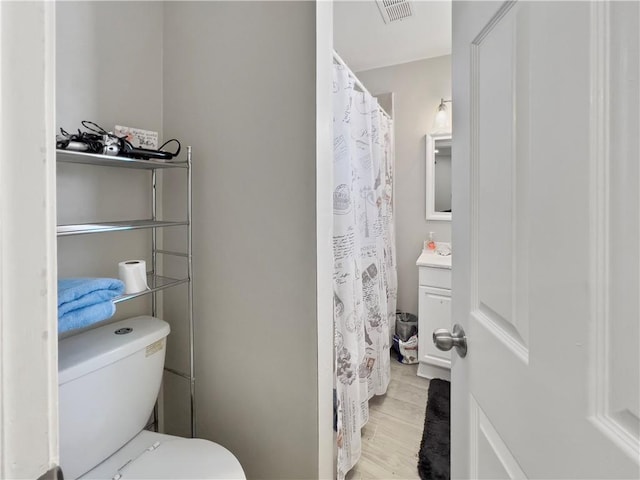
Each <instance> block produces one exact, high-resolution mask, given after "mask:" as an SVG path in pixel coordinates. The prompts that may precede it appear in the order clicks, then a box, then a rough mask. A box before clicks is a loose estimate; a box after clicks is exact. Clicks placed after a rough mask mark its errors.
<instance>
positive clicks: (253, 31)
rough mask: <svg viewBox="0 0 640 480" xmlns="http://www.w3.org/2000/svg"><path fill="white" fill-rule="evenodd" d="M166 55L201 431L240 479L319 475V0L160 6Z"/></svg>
mask: <svg viewBox="0 0 640 480" xmlns="http://www.w3.org/2000/svg"><path fill="white" fill-rule="evenodd" d="M163 62H164V134H165V136H167V138H169V137H173V136H175V137H178V138H180V139H181V140H182V141H183V142H184V144H191V145H193V148H194V160H193V162H194V167H193V172H194V186H193V188H194V197H193V204H194V220H193V230H194V238H193V247H194V288H195V291H194V293H195V302H194V308H195V315H196V378H197V381H196V385H197V387H196V400H197V405H198V416H197V427H198V431H197V433H198V435H199V436H202V437H205V438H209V439H212V440H214V441H217V442H220V443H222V444H223V445H224V446H226V447H228V448H229V449H230V450H231V451H233V452H234V453H235V454H236V455H237V456H238V458H239V460H240V462H241V463H242V465H243V467H244V468H245V470H246V472H247V476H248V477H249V478H278V479H284V478H314V477H317V474H318V473H317V472H318V418H317V415H318V409H317V404H318V398H317V395H318V364H317V353H318V352H317V341H318V337H317V324H316V215H315V213H316V190H315V181H316V143H315V142H316V124H315V118H316V114H315V99H316V87H315V64H316V63H315V62H316V56H315V4H314V3H313V2H193V3H191V2H189V3H187V2H175V3H167V4H166V7H165V24H164V60H163ZM181 188H182V183H181V182H180V181H179V180H173V179H171V178H169V177H167V178H166V183H165V204H164V207H165V209H166V210H167V212H169V211H171V210H172V208H173V207H174V206H175V205H174V204H173V203H171V202H170V201H169V195H170V194H174V193H179V192H180V189H181ZM166 241H167V245H166V246H167V247H168V248H169V247H172V246H173V245H169V243H171V242H176V243H179V242H178V240H177V239H176V238H174V237H173V236H171V235H167V237H166ZM173 325H174V332H175V331H176V330H177V329H178V328H179V327H178V322H177V320H176V321H174V323H173ZM174 383H175V385H174V386H173V388H172V392H173V393H172V395H174V396H180V397H181V398H182V400H179V399H178V400H176V399H175V398H174V399H171V398H168V399H167V402H171V401H175V402H180V401H184V399H185V393H184V392H185V389H186V387H187V386H186V382H183V383H184V384H183V385H182V386H180V385H179V384H178V383H179V382H178V381H176V382H174ZM166 394H167V395H171V392H167V393H166Z"/></svg>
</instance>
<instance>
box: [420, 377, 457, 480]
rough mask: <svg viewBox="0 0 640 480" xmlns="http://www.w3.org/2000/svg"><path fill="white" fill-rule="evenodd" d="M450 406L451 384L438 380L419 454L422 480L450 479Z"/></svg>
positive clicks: (432, 387)
mask: <svg viewBox="0 0 640 480" xmlns="http://www.w3.org/2000/svg"><path fill="white" fill-rule="evenodd" d="M450 405H451V383H449V382H447V381H446V380H440V379H439V378H434V379H433V380H431V381H430V382H429V393H428V395H427V413H426V415H425V419H424V430H423V432H422V442H420V452H419V454H418V474H419V475H420V478H421V479H422V480H449V478H450V464H451V461H450V455H451V417H450V408H451V407H450Z"/></svg>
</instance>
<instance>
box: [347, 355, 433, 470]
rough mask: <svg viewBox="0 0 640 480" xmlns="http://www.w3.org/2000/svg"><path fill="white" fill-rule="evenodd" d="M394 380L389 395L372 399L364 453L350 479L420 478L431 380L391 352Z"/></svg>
mask: <svg viewBox="0 0 640 480" xmlns="http://www.w3.org/2000/svg"><path fill="white" fill-rule="evenodd" d="M391 357H392V358H391V382H390V383H389V388H388V389H387V393H386V395H382V396H378V397H373V398H372V399H371V400H370V401H369V422H368V423H367V424H366V425H365V426H364V428H363V429H362V456H361V457H360V460H359V461H358V463H357V464H356V466H355V467H353V469H351V471H350V472H349V473H348V474H347V477H346V478H347V480H386V479H403V480H413V479H419V478H420V477H419V476H418V467H417V465H418V449H419V448H420V440H421V439H422V429H423V426H424V414H425V410H426V407H427V390H428V387H429V381H428V380H427V379H425V378H421V377H418V376H417V375H416V372H417V371H418V365H403V364H401V363H400V362H398V361H397V360H396V358H395V354H391Z"/></svg>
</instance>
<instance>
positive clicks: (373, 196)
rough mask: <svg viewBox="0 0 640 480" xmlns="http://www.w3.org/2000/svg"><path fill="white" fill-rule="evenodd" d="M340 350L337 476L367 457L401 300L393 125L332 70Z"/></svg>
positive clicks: (344, 75) (342, 72) (344, 72)
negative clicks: (363, 451)
mask: <svg viewBox="0 0 640 480" xmlns="http://www.w3.org/2000/svg"><path fill="white" fill-rule="evenodd" d="M333 74H334V78H333V112H334V119H333V132H334V141H333V148H334V158H333V161H334V177H333V179H334V184H333V187H334V192H333V219H334V220H333V225H334V233H333V256H334V278H333V284H334V327H335V328H334V335H335V338H334V347H335V389H336V411H337V445H338V459H337V469H338V472H337V477H338V480H341V479H343V478H344V476H345V474H346V473H347V472H348V471H349V470H350V469H351V468H352V467H353V466H354V465H355V463H356V462H357V461H358V459H359V457H360V446H361V437H360V429H361V428H362V427H363V426H364V425H365V423H367V420H368V418H369V399H370V398H371V397H373V396H374V395H381V394H384V393H385V392H386V390H387V386H388V385H389V379H390V364H389V362H390V359H389V338H390V335H389V325H390V324H393V322H392V321H390V320H392V319H393V318H394V316H395V310H396V298H397V286H396V285H397V277H396V260H395V231H394V221H393V160H394V156H393V151H392V148H393V141H392V134H393V129H392V123H391V120H390V119H389V118H388V117H386V116H385V115H383V114H382V113H381V111H380V108H379V106H378V101H377V100H376V99H375V98H373V97H372V96H371V95H369V94H368V93H364V92H359V91H356V90H355V88H354V87H355V81H354V78H353V77H352V74H351V73H350V71H349V70H348V69H347V68H345V67H344V66H342V65H334V70H333Z"/></svg>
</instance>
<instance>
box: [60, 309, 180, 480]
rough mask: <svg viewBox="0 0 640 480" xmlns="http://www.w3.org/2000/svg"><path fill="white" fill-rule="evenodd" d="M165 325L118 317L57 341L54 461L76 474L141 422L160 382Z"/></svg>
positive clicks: (117, 444)
mask: <svg viewBox="0 0 640 480" xmlns="http://www.w3.org/2000/svg"><path fill="white" fill-rule="evenodd" d="M167 335H169V324H168V323H167V322H165V321H163V320H159V319H157V318H154V317H150V316H141V317H134V318H129V319H127V320H122V321H120V322H116V323H112V324H109V325H105V326H103V327H99V328H96V329H94V330H89V331H86V332H82V333H80V334H78V335H75V336H72V337H67V338H65V339H63V340H60V342H59V344H58V375H59V378H58V385H59V396H60V398H59V402H60V405H59V411H60V465H61V467H62V471H63V473H64V476H65V478H77V477H79V476H80V475H82V474H83V473H85V472H87V471H89V470H90V469H91V468H93V467H94V466H96V465H97V464H99V463H100V462H102V461H103V460H104V459H106V458H107V457H109V456H110V455H111V454H113V453H114V452H115V451H116V450H118V449H119V448H120V447H122V446H123V445H124V444H125V443H127V442H128V441H129V440H131V439H132V438H133V437H134V436H136V435H137V434H138V433H139V432H140V431H141V430H142V429H143V428H144V426H145V425H146V424H147V422H148V420H149V417H150V415H151V412H152V411H153V406H154V404H155V401H156V398H157V396H158V391H159V390H160V383H161V381H162V371H163V367H164V357H165V351H166V349H165V344H166V337H167Z"/></svg>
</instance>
